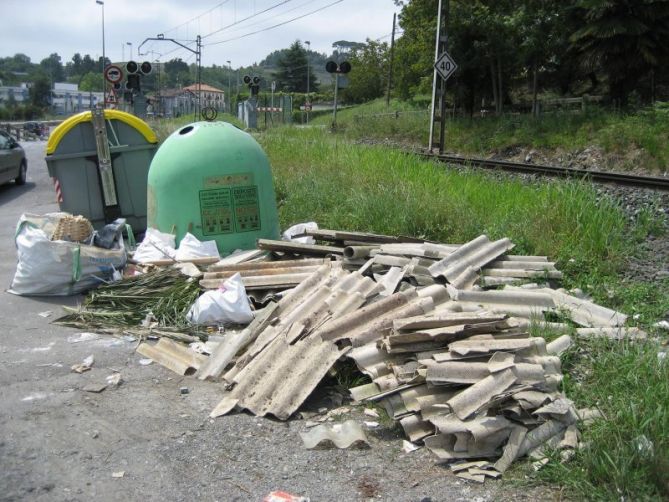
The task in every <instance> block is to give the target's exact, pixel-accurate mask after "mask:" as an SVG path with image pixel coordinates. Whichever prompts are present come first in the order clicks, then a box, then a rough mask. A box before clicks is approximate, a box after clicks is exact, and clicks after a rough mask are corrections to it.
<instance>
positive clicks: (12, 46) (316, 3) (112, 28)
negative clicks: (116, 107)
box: [0, 0, 399, 68]
mask: <svg viewBox="0 0 669 502" xmlns="http://www.w3.org/2000/svg"><path fill="white" fill-rule="evenodd" d="M0 5H2V10H3V15H2V16H0V57H6V56H13V55H14V54H15V53H18V52H21V53H24V54H27V55H28V56H30V58H31V60H32V61H33V62H39V61H40V60H41V59H43V58H45V57H47V56H48V55H49V54H51V53H53V52H57V53H58V54H59V55H60V56H61V58H62V60H63V63H65V62H66V61H69V60H70V59H71V57H72V55H73V54H74V53H75V52H79V53H80V54H82V55H83V54H90V55H91V56H93V57H98V56H100V55H101V54H102V6H100V5H97V4H96V2H95V0H1V1H0ZM263 11H264V12H263ZM398 11H399V9H398V8H397V7H396V6H395V5H394V2H393V0H223V1H222V0H105V3H104V16H105V42H106V50H105V53H106V56H107V57H108V58H109V59H111V60H112V61H120V60H121V58H122V57H123V56H125V59H126V60H127V59H129V53H130V50H131V46H130V45H128V42H130V43H131V44H132V52H133V55H134V58H135V59H141V60H145V59H151V60H155V59H160V60H162V61H167V60H169V59H172V58H174V57H180V58H182V59H184V60H186V61H189V62H190V61H194V55H193V54H192V53H190V52H188V51H187V50H185V49H179V48H178V46H176V45H173V44H172V43H170V42H147V43H146V44H144V45H143V46H142V52H148V51H154V52H153V53H151V54H149V55H145V56H138V55H137V49H138V47H139V46H140V44H141V43H142V42H143V41H144V40H145V39H146V38H148V37H155V36H156V35H158V34H159V33H162V34H164V36H165V37H166V38H175V39H178V40H179V41H181V42H182V43H184V44H186V45H190V46H192V47H194V43H193V42H191V41H192V40H194V39H195V36H196V35H198V34H200V35H201V36H202V37H203V40H202V42H203V48H202V63H203V64H204V65H205V66H210V65H212V64H217V65H226V64H227V63H226V61H228V60H229V61H231V62H232V66H233V67H234V68H237V67H239V66H242V65H245V66H247V65H250V64H252V63H254V62H259V61H261V60H262V59H263V58H264V57H265V56H266V55H267V54H268V53H270V52H271V51H273V50H275V49H281V48H285V47H288V46H289V45H290V44H291V43H292V42H293V41H295V40H296V39H299V40H301V41H303V42H304V41H306V40H309V41H310V42H311V48H312V50H315V51H318V52H326V53H329V52H331V50H332V42H334V41H337V40H351V41H357V42H364V41H365V39H366V38H371V39H379V38H380V39H381V40H382V41H390V35H389V34H390V32H391V31H392V18H393V12H398ZM283 23H285V24H283ZM279 24H283V25H282V26H277V27H275V28H271V27H272V26H274V25H279ZM254 32H258V33H255V34H254ZM175 49H176V50H175Z"/></svg>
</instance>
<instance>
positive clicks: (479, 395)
mask: <svg viewBox="0 0 669 502" xmlns="http://www.w3.org/2000/svg"><path fill="white" fill-rule="evenodd" d="M515 381H516V375H514V373H513V371H512V370H510V369H507V370H504V371H500V372H499V373H495V374H494V375H489V376H487V377H485V378H484V379H482V380H481V381H479V382H477V383H475V384H474V385H472V386H471V387H468V388H466V389H465V390H463V391H462V392H460V393H458V394H456V395H455V396H454V397H452V398H451V399H449V400H448V401H447V402H446V404H448V405H449V406H450V407H451V409H452V410H453V411H454V412H455V414H456V415H457V416H458V418H459V419H461V420H464V419H466V418H467V417H469V416H470V415H471V414H472V413H474V412H475V411H476V410H478V409H480V408H481V407H482V406H483V405H485V404H486V403H487V402H488V401H490V400H491V399H492V398H493V396H495V395H497V394H501V393H502V392H504V391H505V390H506V389H508V388H509V387H511V385H513V384H514V383H515Z"/></svg>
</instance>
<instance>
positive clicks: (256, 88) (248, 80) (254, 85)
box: [243, 75, 260, 96]
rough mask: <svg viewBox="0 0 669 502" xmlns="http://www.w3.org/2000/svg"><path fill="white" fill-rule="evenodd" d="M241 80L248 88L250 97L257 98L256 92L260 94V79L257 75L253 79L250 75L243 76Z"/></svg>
mask: <svg viewBox="0 0 669 502" xmlns="http://www.w3.org/2000/svg"><path fill="white" fill-rule="evenodd" d="M243 80H244V83H245V84H246V85H248V86H249V90H250V91H251V96H257V95H258V92H260V77H258V76H257V75H256V76H254V77H251V76H250V75H244V78H243Z"/></svg>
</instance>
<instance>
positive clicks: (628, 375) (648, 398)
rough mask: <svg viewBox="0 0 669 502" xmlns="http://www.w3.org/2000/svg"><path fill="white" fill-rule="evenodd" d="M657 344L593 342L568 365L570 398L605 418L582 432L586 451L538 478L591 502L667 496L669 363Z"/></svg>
mask: <svg viewBox="0 0 669 502" xmlns="http://www.w3.org/2000/svg"><path fill="white" fill-rule="evenodd" d="M657 353H658V345H657V344H656V343H652V342H648V343H640V344H633V343H628V342H617V343H614V342H607V341H599V342H589V343H587V344H581V346H580V347H579V349H578V353H577V354H576V353H575V354H572V356H570V357H569V358H568V360H567V362H566V364H565V368H564V369H565V371H566V372H568V374H569V375H570V377H569V378H566V380H565V387H566V392H567V395H569V396H570V397H571V398H572V399H574V400H575V401H576V402H577V403H578V404H579V406H597V407H599V408H600V409H601V410H602V412H603V413H604V415H605V416H606V418H605V419H604V420H598V421H596V422H595V423H594V424H592V425H591V426H589V427H587V428H584V429H583V430H582V434H583V436H582V441H583V442H584V443H585V444H587V447H586V448H584V449H583V450H580V451H579V452H578V453H577V455H576V457H575V458H574V459H573V460H572V461H571V462H570V463H568V464H561V463H559V462H551V463H550V464H548V465H547V466H546V467H545V468H544V470H543V471H542V472H541V473H540V475H539V478H540V479H543V480H546V481H550V482H554V483H558V484H560V485H562V486H565V487H566V488H568V489H569V490H570V491H571V492H573V493H574V494H577V495H580V496H586V497H587V499H588V500H614V499H617V500H658V499H665V500H666V499H667V498H668V497H669V482H668V481H667V476H666V475H667V472H669V406H668V403H669V362H667V361H666V360H665V361H664V362H662V361H661V360H659V359H658V356H657Z"/></svg>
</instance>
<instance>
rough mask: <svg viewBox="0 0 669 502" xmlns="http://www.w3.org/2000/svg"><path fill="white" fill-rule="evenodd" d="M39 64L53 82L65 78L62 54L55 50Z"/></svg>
mask: <svg viewBox="0 0 669 502" xmlns="http://www.w3.org/2000/svg"><path fill="white" fill-rule="evenodd" d="M39 65H40V67H41V68H42V70H44V72H45V73H46V74H47V75H49V77H50V78H51V81H52V82H62V81H63V80H65V71H64V70H63V65H62V63H61V59H60V56H59V55H58V54H57V53H55V52H54V53H53V54H51V55H50V56H49V57H48V58H45V59H42V61H40V64H39Z"/></svg>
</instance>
